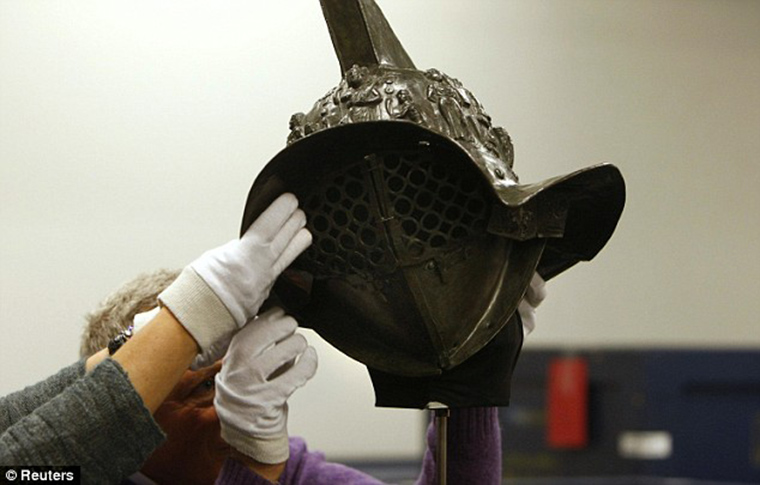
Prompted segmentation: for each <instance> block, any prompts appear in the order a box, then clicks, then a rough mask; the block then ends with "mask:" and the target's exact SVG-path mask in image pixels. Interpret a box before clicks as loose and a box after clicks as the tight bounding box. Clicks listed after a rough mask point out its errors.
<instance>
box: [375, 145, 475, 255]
mask: <svg viewBox="0 0 760 485" xmlns="http://www.w3.org/2000/svg"><path fill="white" fill-rule="evenodd" d="M447 162H450V161H449V160H446V159H437V158H434V157H433V156H432V154H431V153H428V152H424V151H418V152H405V153H399V152H396V153H390V154H387V155H386V156H385V157H384V158H383V164H382V166H383V173H384V180H385V187H386V189H387V196H388V201H389V203H390V204H389V205H390V207H392V211H393V215H394V216H395V217H396V218H397V219H398V220H399V222H400V227H401V232H402V235H403V236H402V242H403V252H404V254H406V255H407V257H408V258H412V259H427V258H429V257H433V256H434V255H435V254H436V253H439V252H441V251H444V252H447V251H449V250H452V249H454V248H455V247H457V246H459V245H461V244H463V243H464V242H465V241H466V240H467V239H468V238H470V237H472V236H474V235H476V234H480V233H482V232H483V231H484V230H485V228H486V225H487V221H488V204H487V202H486V199H485V197H486V195H487V193H488V187H487V186H486V185H485V183H484V181H483V180H482V179H481V178H479V175H478V174H477V173H474V170H461V168H462V167H459V168H460V170H453V169H454V168H455V167H454V166H452V164H450V163H447ZM467 168H471V167H467Z"/></svg>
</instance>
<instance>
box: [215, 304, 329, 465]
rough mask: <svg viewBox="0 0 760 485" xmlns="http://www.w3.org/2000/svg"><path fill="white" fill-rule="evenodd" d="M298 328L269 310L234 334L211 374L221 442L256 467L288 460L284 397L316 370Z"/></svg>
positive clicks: (313, 356) (279, 312)
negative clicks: (218, 367) (214, 379)
mask: <svg viewBox="0 0 760 485" xmlns="http://www.w3.org/2000/svg"><path fill="white" fill-rule="evenodd" d="M297 327H298V324H297V323H296V321H295V320H294V319H293V318H292V317H290V316H287V315H285V312H284V311H283V310H282V309H281V308H279V307H274V308H272V309H270V310H268V311H267V312H265V313H263V314H261V315H259V316H258V317H257V318H256V320H254V321H252V322H251V323H250V324H248V325H246V326H245V327H244V328H243V329H242V330H240V332H238V333H237V334H236V335H235V336H234V337H233V338H232V342H231V343H230V347H229V349H228V350H227V355H226V356H225V357H224V360H223V364H222V371H221V372H220V373H219V374H217V376H216V397H215V399H214V406H215V407H216V412H217V415H218V416H219V421H220V423H221V427H222V438H223V439H224V440H225V441H226V442H227V443H229V444H230V445H232V446H233V447H234V448H235V449H236V450H237V451H239V452H241V453H243V454H244V455H246V456H248V457H250V458H252V459H254V460H255V461H257V462H260V463H267V464H275V463H282V462H284V461H286V460H287V459H288V456H289V448H288V430H287V421H288V404H287V401H288V398H289V397H290V396H291V395H292V394H293V392H295V390H296V389H298V388H299V387H301V386H303V385H304V384H305V383H306V382H307V381H308V380H309V379H311V378H312V377H313V376H314V373H315V372H316V370H317V353H316V351H315V350H314V348H313V347H310V346H308V344H307V343H306V339H305V338H304V337H303V336H302V335H299V334H297V333H295V331H296V328H297Z"/></svg>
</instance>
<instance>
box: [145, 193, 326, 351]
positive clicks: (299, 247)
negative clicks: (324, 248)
mask: <svg viewBox="0 0 760 485" xmlns="http://www.w3.org/2000/svg"><path fill="white" fill-rule="evenodd" d="M305 225H306V216H305V215H304V213H303V211H301V210H300V209H298V200H296V197H295V196H294V195H293V194H283V195H281V196H280V197H278V198H277V199H276V200H275V201H274V202H272V204H271V205H270V206H269V207H268V208H267V209H266V210H265V211H264V212H263V213H262V214H261V215H260V216H259V218H258V219H256V220H255V221H254V222H253V224H251V227H249V228H248V230H247V231H246V232H245V234H243V236H242V237H241V238H240V239H235V240H233V241H230V242H229V243H227V244H225V245H223V246H221V247H218V248H216V249H212V250H211V251H207V252H206V253H204V254H203V255H202V256H201V257H200V258H198V259H196V260H195V261H193V262H192V263H190V265H188V266H187V267H185V269H183V270H182V273H180V275H179V277H178V278H177V279H176V281H174V282H173V283H172V284H171V285H170V286H169V287H168V288H167V289H166V290H164V291H163V292H162V293H161V294H160V295H159V296H158V299H159V302H160V303H161V304H162V305H163V306H165V307H167V308H168V309H169V310H170V311H171V312H172V313H173V314H174V316H175V317H176V318H177V320H179V322H180V323H181V324H182V325H183V326H184V327H185V329H186V330H187V331H188V332H189V333H190V334H191V335H192V336H193V338H194V339H195V341H196V342H197V343H198V345H199V347H200V348H201V352H205V351H207V350H208V349H209V348H210V347H211V346H212V345H213V344H214V343H216V342H217V341H219V340H222V339H224V338H230V337H231V336H232V334H233V333H234V332H235V331H237V330H238V329H239V328H240V327H242V326H243V325H245V324H246V322H248V320H250V319H251V318H253V317H254V316H255V315H256V314H257V313H258V310H259V308H260V307H261V304H262V303H263V302H264V300H266V298H267V296H269V291H270V290H271V288H272V285H273V284H274V282H275V280H276V279H277V277H278V276H279V275H280V273H282V271H283V270H284V269H285V268H287V267H288V266H289V265H290V263H292V262H293V260H294V259H295V258H296V257H297V256H298V255H299V254H301V252H303V251H304V250H305V249H306V248H307V247H308V246H309V244H311V233H309V231H308V230H307V229H306V228H305V227H304V226H305Z"/></svg>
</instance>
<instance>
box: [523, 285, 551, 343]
mask: <svg viewBox="0 0 760 485" xmlns="http://www.w3.org/2000/svg"><path fill="white" fill-rule="evenodd" d="M544 298H546V282H545V281H544V279H543V278H541V276H539V274H538V273H533V278H531V280H530V285H528V289H527V290H526V291H525V295H524V296H523V297H522V300H520V304H519V305H517V312H518V313H519V314H520V320H522V327H523V338H525V337H527V336H528V335H529V334H530V333H531V332H532V331H533V330H534V329H535V328H536V308H538V305H540V304H541V302H542V301H544Z"/></svg>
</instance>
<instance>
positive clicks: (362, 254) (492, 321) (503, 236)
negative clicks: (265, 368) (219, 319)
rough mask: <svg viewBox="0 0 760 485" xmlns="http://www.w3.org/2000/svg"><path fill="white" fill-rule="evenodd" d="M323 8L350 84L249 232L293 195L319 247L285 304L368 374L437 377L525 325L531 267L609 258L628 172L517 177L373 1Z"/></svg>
mask: <svg viewBox="0 0 760 485" xmlns="http://www.w3.org/2000/svg"><path fill="white" fill-rule="evenodd" d="M321 4H322V9H323V12H324V15H325V19H326V21H327V25H328V28H329V31H330V35H331V38H332V41H333V45H334V47H335V50H336V53H337V55H338V59H339V61H340V66H341V69H342V72H343V79H342V80H341V82H340V84H339V85H338V86H337V87H335V88H333V89H331V90H330V91H329V92H328V93H327V94H326V95H325V96H323V97H322V98H321V99H319V100H318V101H317V102H316V103H315V104H314V106H313V107H312V109H311V110H310V111H308V112H306V113H297V114H295V115H293V116H292V117H291V119H290V129H291V132H290V136H289V137H288V146H287V147H286V148H285V149H284V150H282V151H281V152H280V153H278V154H277V155H276V156H275V157H274V158H273V159H272V160H271V161H270V162H269V163H268V164H267V165H266V167H265V168H264V169H263V170H262V172H261V173H260V174H259V176H258V177H257V178H256V180H255V181H254V183H253V186H252V188H251V191H250V193H249V196H248V200H247V203H246V208H245V213H244V216H243V222H242V229H241V230H242V231H245V229H247V228H248V226H249V225H250V224H251V223H252V222H253V220H254V219H255V218H256V217H257V216H258V215H259V214H260V213H261V212H262V210H263V209H264V208H265V207H266V206H267V205H268V203H269V202H271V200H273V199H274V197H276V196H277V195H278V194H279V193H281V192H282V191H289V192H292V193H294V194H296V196H297V197H298V199H299V201H300V203H301V207H302V208H303V210H304V211H305V212H306V215H307V218H308V228H309V229H310V230H311V232H312V234H313V236H314V242H313V244H312V246H311V247H310V248H309V249H308V250H307V251H306V252H305V253H304V254H303V255H302V256H301V257H299V258H298V259H297V260H296V262H295V263H294V264H293V265H292V266H291V268H290V269H289V270H288V271H287V272H286V273H285V274H284V275H283V276H282V277H281V278H280V280H279V281H278V284H277V286H276V287H275V293H276V295H277V297H279V299H280V300H281V302H282V304H283V305H284V306H285V307H286V308H287V310H288V311H289V312H291V313H293V314H294V315H295V316H296V318H297V319H298V320H299V322H300V323H301V324H302V325H304V326H305V327H311V328H313V329H315V330H316V331H317V332H318V333H319V334H320V335H321V336H322V337H323V338H325V339H326V340H327V341H329V342H330V343H332V344H333V345H334V346H336V347H337V348H338V349H340V350H341V351H343V352H344V353H346V354H348V355H349V356H351V357H353V358H355V359H357V360H358V361H360V362H362V363H364V364H366V365H367V366H368V367H370V368H374V369H377V370H379V371H382V372H387V373H390V374H393V375H400V376H433V375H438V374H440V373H442V372H444V371H446V370H449V369H452V368H454V367H456V366H457V365H459V364H461V363H463V362H464V361H466V360H467V359H468V358H470V357H471V356H473V355H474V354H475V353H477V352H478V351H479V350H480V349H481V348H483V347H484V346H485V345H486V344H488V342H489V341H491V340H492V339H493V338H494V337H495V336H496V334H497V333H499V331H500V330H501V329H502V328H503V327H504V326H505V325H507V324H508V322H515V321H516V320H515V319H510V317H511V316H512V315H513V314H514V313H515V310H516V308H517V305H518V303H519V301H520V299H521V298H522V296H523V294H524V292H525V290H526V288H527V286H528V284H529V282H530V279H531V277H532V275H533V273H534V272H535V271H537V272H538V273H539V274H540V275H541V276H543V278H544V279H550V278H552V277H554V276H556V275H557V274H559V273H561V272H562V271H564V270H566V269H568V268H570V267H571V266H573V265H574V264H575V263H577V262H578V261H587V260H590V259H592V258H593V257H594V256H595V255H596V254H597V253H598V252H599V251H600V250H601V249H602V247H603V246H604V245H605V244H606V242H607V240H608V239H609V238H610V236H611V235H612V232H613V231H614V229H615V226H616V225H617V222H618V219H619V218H620V214H621V212H622V210H623V205H624V201H625V185H624V182H623V178H622V176H621V174H620V172H619V170H618V169H617V168H616V167H614V166H612V165H608V164H602V165H597V166H593V167H589V168H585V169H582V170H579V171H576V172H574V173H571V174H569V175H563V176H560V177H556V178H552V179H550V180H545V181H543V182H540V183H536V184H521V183H519V182H518V178H517V176H516V175H515V173H514V171H513V170H512V165H513V147H512V142H511V140H510V137H509V135H508V134H507V132H506V130H504V129H503V128H501V127H498V126H494V125H493V124H492V120H491V118H490V116H488V114H486V112H485V111H484V109H483V106H482V105H481V104H480V103H479V102H478V100H477V99H476V98H475V96H473V94H472V93H471V92H470V91H468V90H467V89H466V88H465V87H464V86H463V85H462V84H461V83H460V82H459V81H458V80H456V79H455V78H453V77H450V76H448V75H446V74H444V73H442V72H440V71H438V70H436V69H428V70H426V71H420V70H418V69H417V68H416V67H415V65H414V64H413V62H412V60H411V59H410V58H409V56H408V55H407V53H406V51H405V50H404V48H403V47H402V45H401V43H400V42H399V40H398V39H397V38H396V36H395V34H394V33H393V31H392V30H391V28H390V26H389V25H388V22H387V20H386V19H385V17H384V16H383V14H382V12H381V11H380V9H379V8H378V6H377V5H376V4H375V2H374V1H373V0H350V1H349V0H321ZM510 324H512V323H510ZM515 325H517V324H516V323H515Z"/></svg>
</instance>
